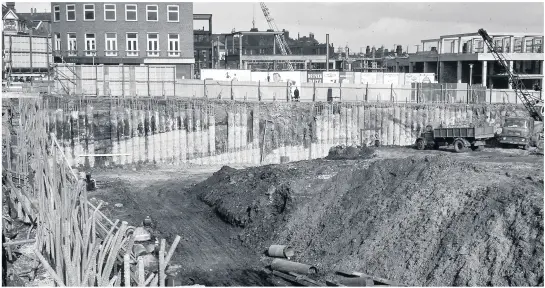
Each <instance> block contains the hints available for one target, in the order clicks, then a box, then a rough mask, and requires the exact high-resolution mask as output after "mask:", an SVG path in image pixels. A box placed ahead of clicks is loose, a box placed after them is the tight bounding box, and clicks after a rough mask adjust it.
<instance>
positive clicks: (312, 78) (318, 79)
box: [307, 71, 324, 83]
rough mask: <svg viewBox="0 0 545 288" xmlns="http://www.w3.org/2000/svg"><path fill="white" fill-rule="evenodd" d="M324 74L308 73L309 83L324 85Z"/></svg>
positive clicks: (319, 72)
mask: <svg viewBox="0 0 545 288" xmlns="http://www.w3.org/2000/svg"><path fill="white" fill-rule="evenodd" d="M323 76H324V74H323V73H322V72H321V71H308V72H307V82H308V83H323V82H324V77H323Z"/></svg>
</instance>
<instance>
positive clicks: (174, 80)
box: [172, 67, 176, 96]
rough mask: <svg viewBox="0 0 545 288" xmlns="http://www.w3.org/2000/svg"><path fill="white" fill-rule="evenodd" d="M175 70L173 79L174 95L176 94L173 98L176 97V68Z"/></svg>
mask: <svg viewBox="0 0 545 288" xmlns="http://www.w3.org/2000/svg"><path fill="white" fill-rule="evenodd" d="M173 69H174V75H173V76H174V77H173V79H172V80H173V82H172V83H174V87H173V91H172V94H174V95H173V96H176V67H173Z"/></svg>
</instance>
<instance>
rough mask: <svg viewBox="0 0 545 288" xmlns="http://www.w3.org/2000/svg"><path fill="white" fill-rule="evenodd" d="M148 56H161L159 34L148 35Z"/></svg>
mask: <svg viewBox="0 0 545 288" xmlns="http://www.w3.org/2000/svg"><path fill="white" fill-rule="evenodd" d="M148 56H159V34H157V33H148Z"/></svg>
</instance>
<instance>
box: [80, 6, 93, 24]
mask: <svg viewBox="0 0 545 288" xmlns="http://www.w3.org/2000/svg"><path fill="white" fill-rule="evenodd" d="M83 20H84V21H95V4H84V5H83Z"/></svg>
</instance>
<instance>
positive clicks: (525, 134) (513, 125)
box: [498, 117, 543, 150]
mask: <svg viewBox="0 0 545 288" xmlns="http://www.w3.org/2000/svg"><path fill="white" fill-rule="evenodd" d="M498 141H499V143H500V145H501V146H502V147H504V148H510V147H521V148H524V149H525V150H528V149H530V147H537V148H539V149H543V122H542V121H535V120H534V119H532V118H525V117H509V118H506V119H505V123H504V124H503V126H502V131H501V133H500V135H499V137H498Z"/></svg>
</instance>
